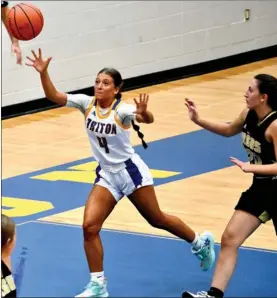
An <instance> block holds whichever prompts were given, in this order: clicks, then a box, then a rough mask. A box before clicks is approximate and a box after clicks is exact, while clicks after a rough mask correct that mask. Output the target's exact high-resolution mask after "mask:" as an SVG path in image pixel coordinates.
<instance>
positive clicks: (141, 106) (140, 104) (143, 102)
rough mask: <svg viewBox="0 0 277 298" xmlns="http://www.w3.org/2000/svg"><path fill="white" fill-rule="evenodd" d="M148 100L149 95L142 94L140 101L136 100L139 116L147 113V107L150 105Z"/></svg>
mask: <svg viewBox="0 0 277 298" xmlns="http://www.w3.org/2000/svg"><path fill="white" fill-rule="evenodd" d="M148 99H149V95H148V94H146V93H140V95H139V101H137V99H136V98H134V102H135V104H136V107H137V109H136V112H135V113H136V114H137V115H142V116H143V115H144V114H145V113H146V111H147V105H148Z"/></svg>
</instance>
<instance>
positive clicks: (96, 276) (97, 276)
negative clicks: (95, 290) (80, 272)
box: [90, 271, 104, 284]
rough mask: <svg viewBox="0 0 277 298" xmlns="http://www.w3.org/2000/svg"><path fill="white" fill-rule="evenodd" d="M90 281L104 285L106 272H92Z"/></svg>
mask: <svg viewBox="0 0 277 298" xmlns="http://www.w3.org/2000/svg"><path fill="white" fill-rule="evenodd" d="M90 280H95V281H97V282H99V283H100V284H103V283H104V271H102V272H90Z"/></svg>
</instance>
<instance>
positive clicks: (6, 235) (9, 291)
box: [1, 214, 16, 297]
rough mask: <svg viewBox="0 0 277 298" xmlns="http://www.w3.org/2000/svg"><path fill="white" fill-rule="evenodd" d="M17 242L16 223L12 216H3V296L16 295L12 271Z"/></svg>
mask: <svg viewBox="0 0 277 298" xmlns="http://www.w3.org/2000/svg"><path fill="white" fill-rule="evenodd" d="M15 243H16V233H15V224H14V222H13V220H12V219H11V218H9V217H8V216H6V215H4V214H2V216H1V251H2V253H1V297H16V287H15V283H14V279H13V276H12V272H11V255H12V252H13V250H14V247H15Z"/></svg>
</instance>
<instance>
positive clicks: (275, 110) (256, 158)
mask: <svg viewBox="0 0 277 298" xmlns="http://www.w3.org/2000/svg"><path fill="white" fill-rule="evenodd" d="M245 99H246V105H247V108H246V109H245V110H244V111H243V112H242V113H241V114H240V116H239V117H238V118H237V119H236V120H235V121H233V122H232V123H213V122H210V121H207V120H204V119H202V118H201V117H200V116H199V114H198V112H197V109H196V106H195V104H194V103H193V102H192V101H191V100H188V99H186V106H187V108H188V112H189V117H190V119H191V120H192V121H193V122H195V123H196V124H198V125H200V126H201V127H203V128H205V129H207V130H209V131H211V132H213V133H216V134H219V135H223V136H226V137H229V136H233V135H236V134H238V133H240V132H242V143H243V146H244V147H245V149H246V151H247V153H248V157H249V161H250V163H246V162H242V161H240V160H238V159H236V158H234V157H231V161H232V162H233V163H234V164H236V165H237V166H238V167H240V168H241V170H242V171H243V172H245V173H252V174H253V182H252V185H251V186H250V188H249V189H248V190H246V191H245V192H243V193H242V195H241V197H240V200H239V202H238V204H237V205H236V207H235V212H234V214H233V216H232V218H231V219H230V221H229V223H228V225H227V227H226V229H225V231H224V233H223V235H222V238H221V251H220V254H219V257H218V261H217V265H216V269H215V273H214V277H213V281H212V286H211V288H210V290H209V291H208V292H204V291H201V292H198V293H196V294H193V293H190V292H184V293H183V294H182V297H223V296H224V291H225V288H226V287H227V285H228V282H229V280H230V279H231V277H232V274H233V272H234V269H235V264H236V260H237V254H238V248H239V247H240V246H241V245H242V244H243V242H244V241H245V240H246V239H247V238H248V237H249V236H250V235H251V234H252V233H253V232H254V231H255V230H256V229H257V228H258V227H259V226H260V225H261V223H265V222H266V221H268V220H270V219H271V218H272V220H273V223H274V226H275V230H276V233H277V79H276V78H275V77H273V76H271V75H267V74H259V75H256V76H255V77H254V79H253V80H252V82H251V85H250V86H249V88H248V89H247V91H246V93H245Z"/></svg>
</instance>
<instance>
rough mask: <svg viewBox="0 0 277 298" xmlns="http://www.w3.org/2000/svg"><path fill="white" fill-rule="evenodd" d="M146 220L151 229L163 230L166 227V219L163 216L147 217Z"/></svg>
mask: <svg viewBox="0 0 277 298" xmlns="http://www.w3.org/2000/svg"><path fill="white" fill-rule="evenodd" d="M146 220H147V221H148V223H149V224H150V225H151V226H152V227H154V228H156V229H164V228H165V227H166V218H165V216H164V215H163V214H160V215H156V216H153V217H149V218H147V219H146Z"/></svg>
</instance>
